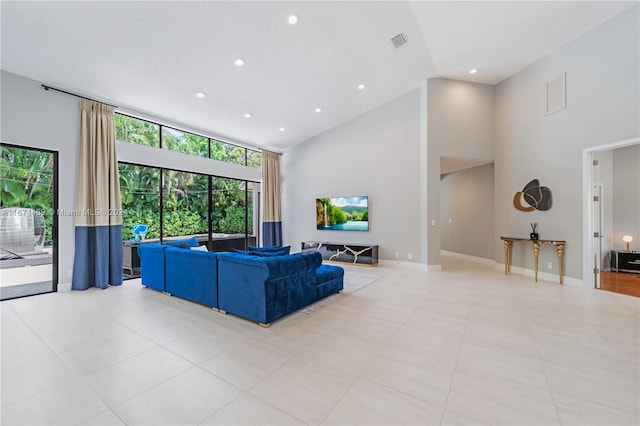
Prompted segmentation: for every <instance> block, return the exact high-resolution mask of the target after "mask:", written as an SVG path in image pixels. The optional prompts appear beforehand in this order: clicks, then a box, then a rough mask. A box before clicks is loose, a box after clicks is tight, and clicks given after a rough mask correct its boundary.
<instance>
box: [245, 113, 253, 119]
mask: <svg viewBox="0 0 640 426" xmlns="http://www.w3.org/2000/svg"><path fill="white" fill-rule="evenodd" d="M251 117H253V114H251V113H250V112H247V113H245V114H244V118H251Z"/></svg>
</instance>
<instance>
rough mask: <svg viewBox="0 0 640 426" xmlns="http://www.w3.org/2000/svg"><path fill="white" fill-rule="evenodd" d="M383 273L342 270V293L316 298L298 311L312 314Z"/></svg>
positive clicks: (366, 284) (374, 280) (376, 278)
mask: <svg viewBox="0 0 640 426" xmlns="http://www.w3.org/2000/svg"><path fill="white" fill-rule="evenodd" d="M382 277H383V275H379V274H374V273H371V272H361V271H354V270H351V269H346V268H345V270H344V288H343V290H342V293H336V294H334V295H332V296H329V297H325V298H324V299H321V300H318V301H317V302H316V303H313V304H311V305H309V306H306V307H304V308H303V309H300V312H301V313H303V314H305V315H313V313H314V312H317V311H318V310H319V309H322V308H323V307H325V306H327V305H330V304H331V303H333V302H335V301H336V300H337V299H339V298H341V297H347V296H348V295H349V294H353V293H355V292H357V291H358V290H361V289H363V288H364V287H366V286H368V285H369V284H371V283H374V282H376V281H378V280H379V279H380V278H382Z"/></svg>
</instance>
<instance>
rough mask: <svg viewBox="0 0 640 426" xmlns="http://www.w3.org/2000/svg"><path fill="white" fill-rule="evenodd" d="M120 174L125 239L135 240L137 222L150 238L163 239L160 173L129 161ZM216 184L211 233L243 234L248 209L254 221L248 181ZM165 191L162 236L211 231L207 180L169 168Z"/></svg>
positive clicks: (216, 180) (218, 181) (216, 181)
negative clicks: (247, 187) (247, 194)
mask: <svg viewBox="0 0 640 426" xmlns="http://www.w3.org/2000/svg"><path fill="white" fill-rule="evenodd" d="M119 170H120V193H121V199H122V210H123V214H122V225H123V226H122V228H123V231H122V232H123V238H124V239H125V240H127V239H131V238H133V231H132V228H133V226H134V225H135V224H138V223H144V224H146V225H147V226H148V227H149V229H148V233H147V235H146V238H147V239H157V238H160V195H159V193H158V190H159V189H158V188H159V179H160V170H159V169H157V168H153V167H145V166H138V165H133V164H126V163H120V165H119ZM212 181H213V182H212V193H211V194H212V195H211V197H212V199H213V216H212V221H211V225H212V231H213V232H214V233H225V234H244V233H245V210H248V215H249V218H253V206H252V204H251V202H249V205H248V206H247V205H246V204H247V203H246V202H245V191H244V185H243V181H240V180H236V179H226V178H213V179H212ZM162 188H163V189H162V190H163V204H164V210H163V222H164V223H163V233H164V235H163V236H164V237H171V236H181V235H194V234H201V235H206V234H207V233H208V229H209V228H208V224H207V216H208V212H209V207H208V203H209V195H208V191H209V189H208V176H206V175H201V174H197V173H186V172H179V171H175V170H165V171H164V172H163V185H162ZM249 200H251V197H249ZM247 233H248V234H249V235H252V234H253V220H249V223H248V229H247Z"/></svg>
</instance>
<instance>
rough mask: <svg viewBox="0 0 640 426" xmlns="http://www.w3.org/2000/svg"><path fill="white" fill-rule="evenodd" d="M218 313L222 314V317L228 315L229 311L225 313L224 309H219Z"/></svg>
mask: <svg viewBox="0 0 640 426" xmlns="http://www.w3.org/2000/svg"><path fill="white" fill-rule="evenodd" d="M218 312H220V313H221V314H222V315H227V311H223V310H222V309H218Z"/></svg>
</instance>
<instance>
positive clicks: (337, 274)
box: [316, 264, 344, 283]
mask: <svg viewBox="0 0 640 426" xmlns="http://www.w3.org/2000/svg"><path fill="white" fill-rule="evenodd" d="M316 277H317V280H318V282H319V283H323V282H325V281H329V280H332V279H334V278H342V277H344V269H342V268H341V267H339V266H336V265H324V264H323V265H320V267H319V268H318V269H316Z"/></svg>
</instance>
